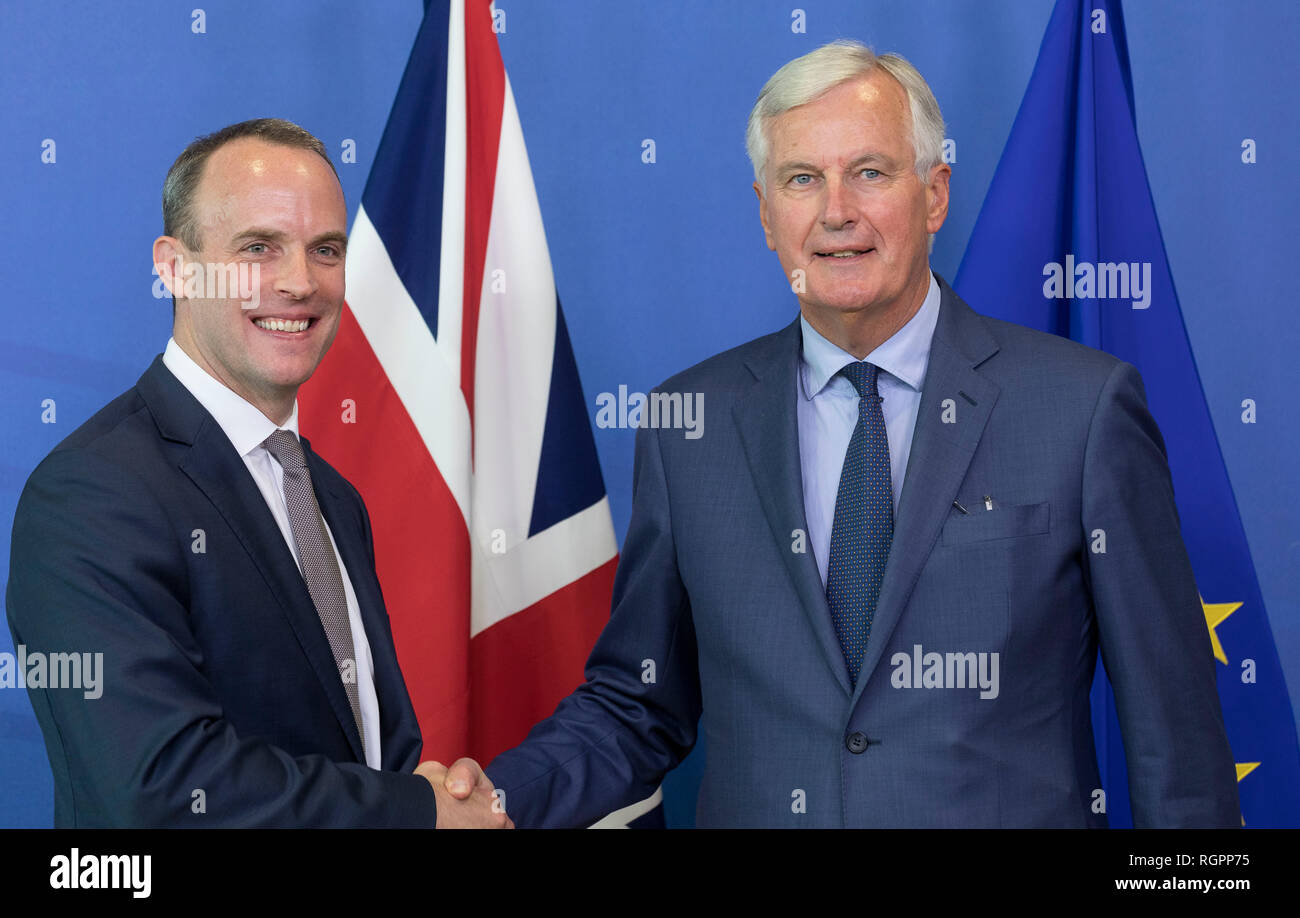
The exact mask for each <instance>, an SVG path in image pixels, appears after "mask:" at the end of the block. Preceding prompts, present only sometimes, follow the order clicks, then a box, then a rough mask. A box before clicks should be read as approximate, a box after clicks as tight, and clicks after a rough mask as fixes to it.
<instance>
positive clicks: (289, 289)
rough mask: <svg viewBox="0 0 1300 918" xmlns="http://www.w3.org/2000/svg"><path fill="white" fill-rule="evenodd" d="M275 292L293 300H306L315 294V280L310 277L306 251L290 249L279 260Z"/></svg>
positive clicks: (309, 265)
mask: <svg viewBox="0 0 1300 918" xmlns="http://www.w3.org/2000/svg"><path fill="white" fill-rule="evenodd" d="M275 290H276V293H279V294H282V295H284V296H287V297H289V298H290V299H295V300H303V299H306V298H307V297H309V296H311V295H312V294H313V293H315V292H316V279H315V278H314V277H313V276H312V272H311V264H310V263H309V262H308V260H307V251H306V249H291V250H290V251H288V252H286V253H285V256H284V257H283V258H282V259H280V264H279V271H278V273H277V274H276V278H275Z"/></svg>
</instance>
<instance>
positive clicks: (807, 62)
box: [745, 39, 943, 188]
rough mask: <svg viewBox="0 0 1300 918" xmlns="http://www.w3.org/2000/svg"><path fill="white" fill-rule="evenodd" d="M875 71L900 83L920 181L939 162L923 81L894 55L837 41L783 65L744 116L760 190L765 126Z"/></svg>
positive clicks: (938, 133) (935, 105)
mask: <svg viewBox="0 0 1300 918" xmlns="http://www.w3.org/2000/svg"><path fill="white" fill-rule="evenodd" d="M877 67H879V68H880V69H881V70H884V71H885V72H886V73H888V74H889V75H890V76H892V77H893V78H894V79H896V80H898V82H899V83H901V84H902V86H903V90H904V91H905V92H906V93H907V102H908V107H909V108H910V109H911V113H912V118H911V124H910V125H909V137H908V140H909V141H910V142H911V144H912V149H913V150H914V151H915V153H916V162H915V165H914V168H915V169H916V174H917V176H918V177H919V178H920V179H921V181H922V182H926V181H929V177H930V170H931V169H932V168H934V167H935V166H937V165H938V164H939V163H940V162H942V159H943V115H942V114H941V113H940V111H939V102H938V100H936V99H935V97H934V93H933V92H931V90H930V86H929V84H927V83H926V82H925V77H923V76H921V74H920V72H919V71H918V70H917V69H916V68H915V67H913V66H912V65H911V63H909V62H908V61H907V59H906V58H904V57H902V56H901V55H898V54H880V55H877V54H876V53H875V52H874V51H872V50H871V49H870V48H868V47H867V46H866V45H864V44H862V43H861V42H857V41H849V40H847V39H840V40H838V41H833V42H830V43H829V44H825V45H822V46H821V47H820V48H818V49H817V50H815V51H809V52H808V53H807V54H805V55H803V56H801V57H796V58H795V59H794V60H792V61H790V62H788V63H787V64H786V65H785V66H783V67H782V68H781V69H780V70H778V71H777V72H776V73H774V74H772V78H771V79H769V80H768V81H767V84H766V85H765V86H764V87H763V91H762V92H760V93H759V94H758V100H757V101H756V102H755V103H754V108H753V109H752V110H751V111H750V113H749V123H748V125H747V126H746V128H745V151H746V152H747V153H748V154H749V161H750V162H751V163H753V165H754V180H755V181H757V182H758V185H759V187H760V188H765V187H766V184H765V181H764V176H763V172H764V170H765V169H766V168H767V156H768V147H767V125H768V122H769V121H770V120H771V119H773V118H775V117H776V116H778V115H781V114H784V113H785V112H788V111H789V110H790V109H792V108H796V107H797V106H800V105H805V104H807V103H809V102H812V101H813V100H814V99H816V98H817V97H819V96H821V95H822V94H823V93H826V92H829V91H830V90H832V89H834V88H835V87H836V86H839V85H840V84H841V83H847V82H848V81H849V80H853V79H857V78H859V77H864V76H867V75H868V74H870V73H871V72H872V71H874V70H875V69H876V68H877Z"/></svg>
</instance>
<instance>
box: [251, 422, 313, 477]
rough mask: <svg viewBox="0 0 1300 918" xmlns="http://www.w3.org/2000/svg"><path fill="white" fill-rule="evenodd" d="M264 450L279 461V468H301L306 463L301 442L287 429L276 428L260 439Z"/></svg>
mask: <svg viewBox="0 0 1300 918" xmlns="http://www.w3.org/2000/svg"><path fill="white" fill-rule="evenodd" d="M262 445H263V446H264V447H266V451H267V452H268V453H270V454H271V455H272V456H274V457H275V461H276V462H278V463H280V466H281V468H286V469H301V468H304V467H306V465H307V457H306V456H304V455H303V452H302V444H301V443H299V442H298V438H297V437H295V436H294V435H293V433H292V432H291V431H288V430H277V431H276V432H275V433H273V434H271V436H269V437H267V438H266V439H265V440H263V441H262Z"/></svg>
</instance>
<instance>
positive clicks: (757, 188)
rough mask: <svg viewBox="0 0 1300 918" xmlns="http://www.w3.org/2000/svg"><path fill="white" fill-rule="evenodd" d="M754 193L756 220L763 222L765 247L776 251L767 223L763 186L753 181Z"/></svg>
mask: <svg viewBox="0 0 1300 918" xmlns="http://www.w3.org/2000/svg"><path fill="white" fill-rule="evenodd" d="M754 194H756V195H758V222H759V223H761V224H763V237H764V238H765V239H767V247H768V248H769V249H771V250H772V251H773V252H775V251H776V243H775V242H773V241H772V230H771V229H770V228H769V227H768V225H767V198H765V197H763V186H762V185H760V184H758V182H755V183H754Z"/></svg>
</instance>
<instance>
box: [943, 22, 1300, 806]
mask: <svg viewBox="0 0 1300 918" xmlns="http://www.w3.org/2000/svg"><path fill="white" fill-rule="evenodd" d="M956 290H957V292H958V293H959V294H960V295H961V296H962V297H963V298H964V299H965V300H966V301H967V302H969V303H970V304H971V305H973V306H974V307H975V308H976V309H978V310H980V311H982V312H985V313H988V314H989V315H993V316H996V317H997V318H1000V319H1006V320H1009V321H1012V322H1018V323H1020V324H1022V325H1028V326H1030V327H1032V328H1038V329H1042V330H1044V331H1049V332H1053V333H1055V334H1059V335H1067V336H1069V337H1070V338H1073V339H1074V340H1075V341H1079V342H1082V343H1083V344H1087V345H1089V346H1091V347H1095V348H1100V349H1101V350H1104V351H1108V352H1109V353H1111V354H1114V355H1115V356H1116V357H1119V358H1120V359H1122V360H1126V361H1128V362H1129V363H1131V364H1133V365H1134V366H1136V367H1137V368H1138V370H1139V371H1140V372H1141V373H1142V377H1143V381H1144V382H1145V384H1146V392H1147V400H1148V404H1149V406H1150V409H1151V413H1152V414H1153V415H1154V416H1155V419H1156V421H1157V422H1158V423H1159V425H1160V430H1161V432H1162V433H1163V434H1164V438H1165V443H1166V447H1167V450H1168V454H1169V466H1170V470H1171V473H1172V476H1173V482H1174V490H1175V494H1176V496H1177V502H1178V511H1179V516H1180V519H1181V521H1182V530H1183V538H1184V540H1185V542H1186V544H1187V552H1188V555H1189V556H1190V558H1191V561H1192V567H1193V570H1194V571H1195V573H1196V583H1197V587H1198V590H1199V592H1200V595H1201V604H1202V606H1203V608H1204V611H1205V619H1206V627H1207V631H1208V635H1207V641H1208V643H1209V645H1210V647H1211V648H1212V650H1213V653H1214V655H1215V658H1216V659H1217V660H1218V662H1219V666H1218V688H1219V697H1220V700H1221V701H1222V704H1223V717H1224V722H1225V725H1226V727H1227V731H1228V739H1229V742H1230V743H1231V745H1232V751H1233V755H1234V758H1235V760H1236V762H1237V781H1238V789H1239V791H1240V796H1241V807H1242V819H1243V823H1244V824H1245V825H1247V826H1256V827H1282V826H1291V827H1293V826H1296V825H1300V747H1298V746H1297V742H1296V730H1295V721H1294V719H1293V717H1292V712H1291V704H1290V700H1289V698H1288V696H1287V689H1286V684H1285V682H1284V677H1283V673H1282V668H1281V665H1280V663H1279V661H1278V656H1277V648H1276V646H1275V645H1274V642H1273V634H1272V631H1271V629H1270V628H1269V623H1268V615H1267V612H1266V610H1265V608H1264V602H1263V598H1262V596H1261V594H1260V589H1259V584H1258V582H1257V581H1256V579H1255V568H1254V565H1253V563H1252V561H1251V557H1250V550H1249V548H1248V546H1247V544H1246V535H1245V532H1244V531H1243V529H1242V525H1241V517H1240V516H1239V515H1238V513H1237V504H1236V500H1235V499H1234V497H1233V494H1232V487H1231V485H1230V483H1229V481H1228V474H1227V470H1226V468H1225V466H1224V463H1223V456H1222V453H1221V452H1220V450H1219V443H1218V440H1217V438H1216V436H1215V432H1214V426H1213V424H1212V423H1211V420H1210V413H1209V409H1208V408H1207V406H1206V402H1205V395H1204V393H1203V391H1202V389H1201V381H1200V377H1199V375H1198V373H1197V370H1196V362H1195V360H1194V359H1193V357H1192V350H1191V346H1190V344H1189V342H1188V339H1187V330H1186V328H1185V327H1184V325H1183V318H1182V311H1181V309H1180V308H1179V305H1178V296H1177V294H1176V292H1175V290H1174V279H1173V277H1172V276H1171V274H1170V271H1169V263H1168V260H1167V259H1166V257H1165V248H1164V242H1163V240H1162V238H1161V235H1160V226H1159V223H1158V222H1157V220H1156V212H1155V205H1154V202H1153V201H1152V198H1151V190H1150V187H1149V185H1148V183H1147V176H1146V168H1145V166H1144V164H1143V161H1142V151H1141V148H1140V147H1139V145H1138V137H1137V126H1136V118H1135V115H1134V107H1133V83H1132V76H1131V74H1130V72H1129V56H1128V46H1127V43H1126V41H1125V37H1124V18H1123V11H1122V8H1121V6H1120V2H1119V0H1087V2H1083V0H1058V2H1057V4H1056V8H1055V10H1054V11H1053V13H1052V18H1051V21H1050V22H1049V23H1048V26H1047V34H1046V35H1045V36H1044V38H1043V44H1042V47H1041V48H1040V50H1039V54H1038V61H1037V63H1036V64H1035V65H1034V72H1033V75H1032V76H1031V78H1030V81H1029V88H1028V89H1027V90H1026V92H1025V98H1024V100H1023V101H1022V103H1021V106H1020V112H1019V114H1018V115H1017V116H1016V121H1015V124H1014V126H1013V127H1012V131H1011V137H1010V139H1009V140H1008V141H1007V146H1006V149H1005V150H1004V151H1003V153H1002V159H1001V161H1000V162H999V164H998V168H997V172H996V174H995V175H994V178H993V182H992V184H991V185H990V187H989V192H988V196H987V197H986V199H985V201H984V206H983V208H982V210H981V211H980V215H979V219H978V220H977V221H976V224H975V229H974V231H973V232H972V234H971V240H970V243H969V245H968V246H967V249H966V254H965V257H964V258H963V260H962V264H961V269H960V270H959V272H958V274H957V283H956ZM1132 614H1133V615H1141V614H1143V610H1142V609H1140V608H1134V609H1133V610H1132ZM1092 717H1093V729H1094V731H1095V734H1096V738H1097V755H1098V760H1099V765H1100V768H1101V776H1102V783H1103V786H1104V790H1105V791H1106V795H1107V800H1106V803H1107V807H1106V809H1107V815H1108V817H1109V820H1110V824H1111V825H1112V826H1130V825H1132V817H1131V814H1130V810H1129V796H1128V780H1127V769H1126V767H1125V761H1124V751H1123V743H1122V741H1121V737H1120V729H1119V721H1118V719H1117V717H1116V714H1115V704H1114V698H1113V696H1112V694H1111V689H1110V685H1109V683H1108V682H1107V681H1106V678H1105V675H1104V671H1103V668H1102V667H1101V666H1098V674H1097V679H1096V681H1095V683H1094V685H1093V690H1092Z"/></svg>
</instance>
